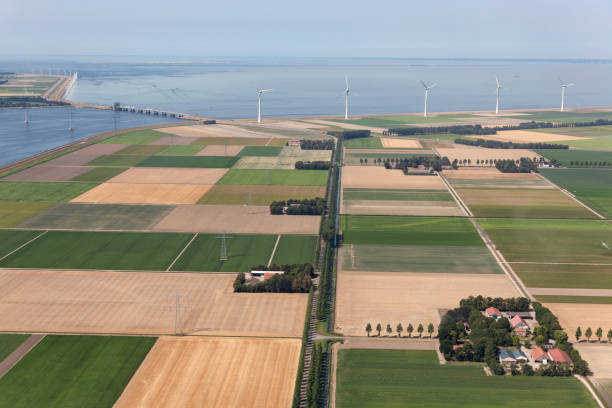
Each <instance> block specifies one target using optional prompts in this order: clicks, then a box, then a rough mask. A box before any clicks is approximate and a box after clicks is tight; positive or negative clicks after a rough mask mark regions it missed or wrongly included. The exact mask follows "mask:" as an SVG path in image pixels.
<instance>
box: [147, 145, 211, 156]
mask: <svg viewBox="0 0 612 408" xmlns="http://www.w3.org/2000/svg"><path fill="white" fill-rule="evenodd" d="M200 150H202V146H192V145H176V146H164V149H163V150H160V151H159V152H157V153H156V154H157V155H158V156H193V155H195V154H196V153H198V152H199V151H200Z"/></svg>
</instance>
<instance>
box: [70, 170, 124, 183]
mask: <svg viewBox="0 0 612 408" xmlns="http://www.w3.org/2000/svg"><path fill="white" fill-rule="evenodd" d="M126 170H127V167H96V168H94V169H92V170H89V171H88V172H87V173H83V174H80V175H78V176H76V177H74V178H72V179H70V181H87V182H100V183H101V182H103V181H106V180H108V179H111V178H113V177H115V176H116V175H118V174H121V173H123V172H124V171H126Z"/></svg>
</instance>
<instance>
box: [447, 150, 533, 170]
mask: <svg viewBox="0 0 612 408" xmlns="http://www.w3.org/2000/svg"><path fill="white" fill-rule="evenodd" d="M436 151H437V153H438V154H439V155H440V156H441V157H444V156H446V157H448V159H449V160H450V161H451V162H452V161H453V160H455V159H457V160H464V159H470V160H472V163H471V166H476V160H509V159H511V160H518V159H520V158H521V157H529V158H534V157H538V158H539V157H540V156H539V155H538V154H536V153H534V152H532V151H531V150H527V149H487V148H484V147H456V148H454V149H445V148H438V149H436Z"/></svg>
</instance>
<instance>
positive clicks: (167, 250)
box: [0, 231, 191, 271]
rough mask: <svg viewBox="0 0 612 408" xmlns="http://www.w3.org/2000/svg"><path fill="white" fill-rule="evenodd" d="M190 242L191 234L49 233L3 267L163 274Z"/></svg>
mask: <svg viewBox="0 0 612 408" xmlns="http://www.w3.org/2000/svg"><path fill="white" fill-rule="evenodd" d="M15 232H22V231H15ZM190 239H191V235H190V234H170V233H139V232H89V231H50V232H48V233H47V234H45V235H43V236H42V237H40V238H39V239H37V240H36V241H34V242H32V243H31V244H29V245H27V246H26V247H24V248H22V249H20V250H19V251H17V252H15V253H14V254H12V255H11V256H9V257H7V258H5V259H4V260H3V261H2V262H0V266H3V267H9V268H55V269H111V270H112V269H127V270H152V271H163V270H165V269H166V268H167V267H168V266H169V265H170V263H171V262H172V260H174V258H175V257H176V256H177V255H178V253H179V252H180V251H181V249H183V247H184V246H185V245H186V244H187V242H188V241H189V240H190Z"/></svg>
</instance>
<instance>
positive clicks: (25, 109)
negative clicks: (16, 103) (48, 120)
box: [23, 88, 30, 125]
mask: <svg viewBox="0 0 612 408" xmlns="http://www.w3.org/2000/svg"><path fill="white" fill-rule="evenodd" d="M23 93H24V95H26V94H27V93H28V90H27V89H26V88H23ZM23 109H24V111H25V119H24V120H23V123H25V124H26V125H29V124H30V118H28V105H27V104H25V105H24V107H23Z"/></svg>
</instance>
